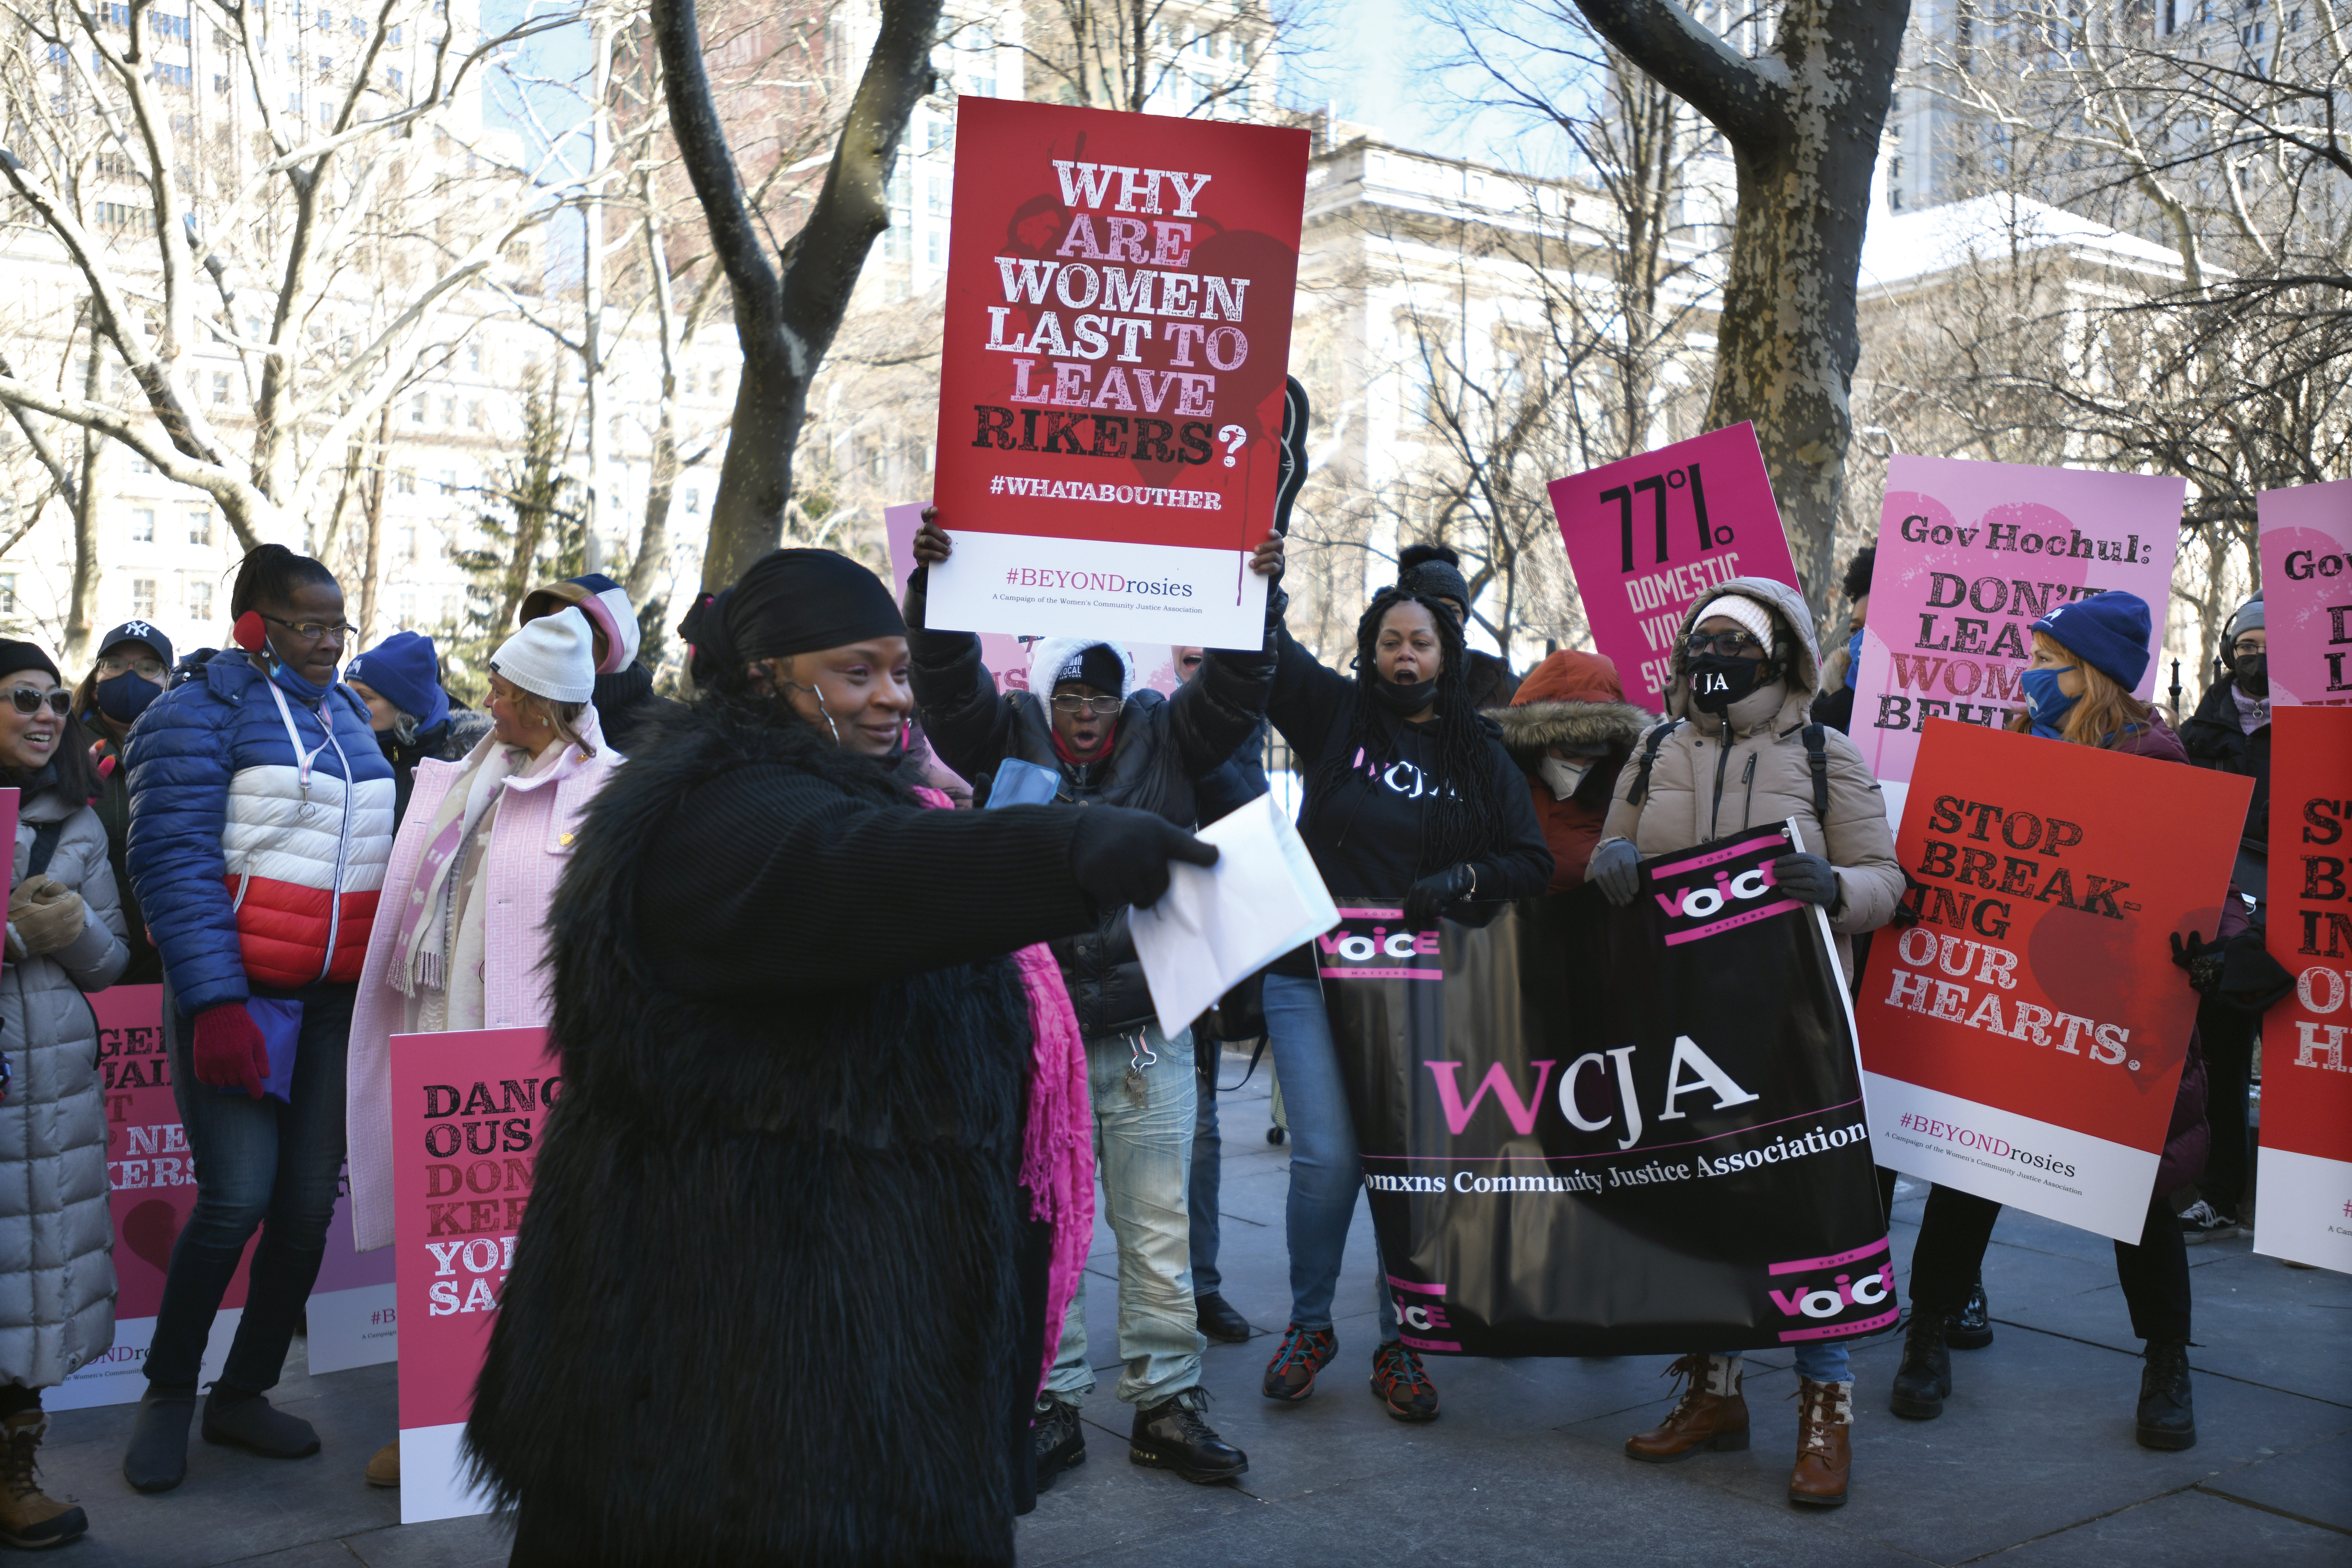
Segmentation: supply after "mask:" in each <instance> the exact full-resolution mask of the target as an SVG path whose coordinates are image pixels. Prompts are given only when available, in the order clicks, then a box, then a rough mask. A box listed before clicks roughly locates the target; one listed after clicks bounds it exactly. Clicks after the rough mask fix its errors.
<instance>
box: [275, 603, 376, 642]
mask: <svg viewBox="0 0 2352 1568" xmlns="http://www.w3.org/2000/svg"><path fill="white" fill-rule="evenodd" d="M254 614H256V615H257V616H261V618H262V619H263V620H265V621H268V623H269V624H270V625H271V626H284V627H285V628H286V629H287V630H288V631H289V632H292V633H293V634H294V635H295V636H296V637H301V638H304V639H306V640H307V641H310V642H319V641H320V640H322V639H324V638H326V637H336V638H349V637H357V636H359V631H360V629H359V627H357V626H352V624H351V623H350V622H349V621H334V622H328V621H281V620H279V619H278V617H277V616H273V615H269V614H268V613H266V612H264V611H260V610H257V611H255V612H254Z"/></svg>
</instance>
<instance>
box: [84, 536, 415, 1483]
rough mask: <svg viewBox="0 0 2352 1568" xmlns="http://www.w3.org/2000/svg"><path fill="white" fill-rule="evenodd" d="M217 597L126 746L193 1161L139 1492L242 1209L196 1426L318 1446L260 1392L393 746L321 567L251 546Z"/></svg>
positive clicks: (384, 841) (375, 865)
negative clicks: (221, 1344)
mask: <svg viewBox="0 0 2352 1568" xmlns="http://www.w3.org/2000/svg"><path fill="white" fill-rule="evenodd" d="M229 610H230V614H231V615H232V616H234V617H235V624H234V626H233V628H232V632H231V636H232V638H233V641H234V643H235V646H234V647H230V648H226V649H224V650H223V651H221V652H219V653H216V654H215V655H213V656H212V657H211V658H208V659H206V660H205V661H204V663H202V664H201V665H199V666H197V667H196V668H194V670H193V671H192V672H191V673H190V675H189V677H188V679H184V680H183V681H182V682H181V683H180V684H178V685H176V686H173V687H171V688H170V689H167V690H165V691H164V692H163V695H162V696H160V697H158V698H156V699H154V700H152V702H151V703H149V704H148V706H147V708H146V710H145V711H144V712H143V713H142V714H141V716H140V719H139V721H138V723H137V724H136V725H134V726H133V727H132V729H131V734H130V737H129V745H128V751H129V770H130V775H131V847H130V854H129V860H130V867H131V882H132V884H133V885H134V886H135V887H136V888H137V889H138V893H139V903H140V908H141V910H142V913H143V914H144V915H145V917H146V920H147V924H148V928H149V929H150V931H152V932H153V935H154V939H155V943H156V946H157V947H159V948H160V949H162V951H163V990H164V1002H163V1035H164V1041H165V1045H166V1047H167V1048H168V1049H169V1051H170V1053H171V1059H172V1089H173V1098H174V1099H175V1100H176V1101H177V1103H178V1105H179V1109H180V1117H181V1121H183V1122H184V1125H185V1126H186V1129H187V1138H188V1147H189V1148H190V1150H191V1151H192V1152H194V1155H195V1172H196V1206H195V1212H194V1214H193V1215H191V1216H190V1217H189V1220H188V1223H187V1226H186V1227H185V1228H184V1229H183V1230H182V1231H181V1232H180V1237H179V1241H178V1243H177V1244H176V1245H175V1246H174V1247H173V1251H172V1264H171V1268H170V1270H169V1271H168V1274H167V1276H166V1279H165V1283H164V1287H163V1306H162V1308H161V1309H160V1310H159V1311H158V1313H157V1316H156V1320H155V1331H154V1337H153V1340H152V1342H151V1343H150V1345H149V1348H148V1352H147V1361H146V1364H145V1367H144V1369H143V1370H144V1371H145V1373H146V1374H147V1392H146V1395H145V1397H144V1398H143V1399H142V1401H141V1402H140V1406H139V1414H138V1415H137V1417H136V1419H135V1420H134V1422H133V1423H132V1426H131V1440H130V1444H129V1446H128V1447H127V1449H126V1451H125V1453H124V1455H123V1462H122V1471H123V1478H124V1479H126V1480H128V1481H129V1482H130V1483H131V1486H132V1487H133V1488H135V1489H138V1490H140V1491H168V1490H170V1489H172V1488H173V1487H175V1486H178V1485H179V1484H180V1481H181V1479H182V1478H183V1477H184V1474H185V1473H186V1468H187V1451H188V1426H189V1424H190V1422H191V1421H192V1420H194V1417H195V1412H196V1380H197V1374H198V1372H199V1369H200V1367H201V1365H202V1363H203V1358H204V1352H205V1339H206V1336H207V1335H208V1334H209V1333H210V1332H211V1330H212V1327H213V1317H214V1314H215V1312H216V1311H218V1310H219V1308H220V1301H221V1297H222V1295H223V1293H224V1292H226V1289H228V1285H229V1281H230V1279H231V1278H232V1277H233V1276H234V1275H235V1274H236V1267H237V1261H238V1259H239V1258H242V1257H243V1256H244V1253H245V1248H246V1244H247V1242H248V1241H249V1240H251V1239H252V1237H253V1235H254V1232H255V1231H256V1229H258V1230H259V1231H260V1233H261V1239H260V1242H259V1244H258V1246H257V1247H256V1248H255V1251H254V1254H253V1262H252V1268H251V1271H250V1274H249V1279H250V1285H249V1287H248V1289H247V1297H246V1304H245V1312H244V1316H243V1318H242V1319H241V1320H240V1321H239V1322H238V1324H237V1329H236V1339H235V1341H234V1342H233V1343H232V1344H231V1345H230V1347H229V1351H228V1359H227V1362H226V1365H225V1366H224V1367H223V1368H222V1370H221V1373H220V1378H219V1381H218V1382H217V1383H215V1384H214V1385H213V1388H212V1391H211V1393H210V1394H209V1395H208V1396H207V1397H206V1399H205V1408H204V1427H203V1432H204V1437H205V1441H206V1442H208V1443H222V1444H230V1445H234V1446H236V1447H244V1448H247V1449H249V1450H251V1451H253V1452H255V1453H257V1454H261V1455H264V1456H267V1457H268V1458H288V1459H291V1458H301V1457H303V1456H305V1455H308V1454H314V1453H317V1452H318V1451H319V1436H318V1434H317V1432H315V1431H314V1430H313V1429H312V1428H311V1426H310V1423H309V1422H307V1421H304V1420H301V1419H299V1417H296V1416H293V1415H287V1414H286V1413H285V1412H283V1411H279V1410H275V1409H272V1408H271V1407H270V1405H269V1402H268V1400H267V1399H265V1398H263V1397H262V1394H263V1392H264V1391H265V1390H267V1389H268V1388H270V1387H272V1386H273V1385H274V1384H276V1383H277V1382H278V1373H279V1370H280V1369H281V1368H282V1367H283V1366H284V1365H285V1362H286V1350H287V1346H288V1344H289V1342H291V1340H292V1338H293V1334H294V1331H295V1329H296V1328H297V1327H298V1326H299V1323H300V1322H301V1319H302V1311H303V1307H304V1303H305V1301H306V1300H308V1298H309V1296H310V1286H311V1282H312V1281H313V1280H315V1279H317V1278H318V1273H319V1265H320V1260H321V1259H322V1258H323V1257H324V1256H325V1247H326V1235H327V1224H328V1221H329V1220H330V1218H331V1217H332V1215H333V1213H334V1206H335V1194H336V1187H337V1184H338V1177H339V1175H340V1173H341V1167H342V1163H343V1097H344V1076H345V1075H344V1058H345V1054H346V1052H347V1050H348V1047H349V1034H350V1028H351V1018H352V999H353V996H354V994H355V992H356V989H357V983H358V981H359V978H360V971H361V968H362V963H363V961H364V959H365V957H366V954H367V947H368V937H369V933H370V931H371V930H372V928H373V924H374V921H375V914H376V901H377V898H378V896H379V894H380V892H381V890H382V889H383V877H384V866H385V863H386V862H387V861H388V860H389V859H390V858H391V853H392V837H393V796H394V790H393V777H392V764H391V763H388V762H386V761H385V760H384V755H383V751H382V750H381V749H380V748H379V747H378V746H377V744H376V741H375V734H374V731H373V730H372V729H370V728H369V720H368V710H367V705H366V704H365V703H363V702H362V701H361V700H360V698H359V696H358V694H356V693H355V692H353V691H352V689H351V688H350V687H348V686H344V685H342V684H341V683H340V682H338V681H337V679H336V667H337V666H338V665H339V664H341V661H342V657H343V653H344V650H345V648H346V647H348V646H349V639H350V638H351V637H352V627H351V626H349V625H348V624H347V623H346V622H345V621H344V619H343V593H342V589H341V587H340V586H339V585H338V584H336V582H335V578H334V574H332V573H331V572H329V571H328V570H327V568H326V567H325V566H323V565H321V564H320V563H318V562H316V561H313V560H310V559H309V558H308V557H305V556H300V555H297V554H295V553H294V552H291V551H289V550H288V549H287V548H286V547H285V546H283V545H278V544H265V545H262V546H261V547H259V548H258V549H257V550H254V551H253V552H250V553H249V554H247V556H246V557H245V559H244V561H243V562H242V563H240V564H239V566H238V568H237V574H236V584H235V585H234V586H233V587H232V588H231V590H230V595H229ZM265 1031H266V1032H265Z"/></svg>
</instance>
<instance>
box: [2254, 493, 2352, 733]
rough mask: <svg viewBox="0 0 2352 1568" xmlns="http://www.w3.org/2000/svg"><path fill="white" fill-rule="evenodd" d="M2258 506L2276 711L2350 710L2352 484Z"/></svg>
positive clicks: (2267, 497)
mask: <svg viewBox="0 0 2352 1568" xmlns="http://www.w3.org/2000/svg"><path fill="white" fill-rule="evenodd" d="M2254 501H2255V506H2256V509H2257V510H2258V512H2259V514H2260V516H2261V519H2262V556H2263V635H2264V636H2265V637H2267V638H2268V639H2269V647H2268V648H2267V649H2266V650H2265V651H2266V652H2267V653H2268V654H2269V656H2270V657H2269V658H2268V659H2267V661H2266V663H2267V665H2268V667H2269V672H2270V687H2271V690H2270V697H2271V705H2272V707H2273V710H2276V709H2279V708H2287V707H2294V706H2298V705H2305V704H2308V705H2312V706H2333V705H2337V704H2343V703H2352V479H2330V480H2329V481H2327V482H2326V484H2319V485H2301V486H2298V487H2296V488H2295V489H2289V490H2264V491H2263V492H2262V493H2261V494H2260V495H2258V496H2256V497H2255V498H2254Z"/></svg>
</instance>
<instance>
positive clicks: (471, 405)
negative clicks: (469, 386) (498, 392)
mask: <svg viewBox="0 0 2352 1568" xmlns="http://www.w3.org/2000/svg"><path fill="white" fill-rule="evenodd" d="M482 425H483V418H482V400H481V399H480V398H478V397H477V398H473V399H470V400H469V401H468V402H467V405H466V428H467V429H468V430H479V429H480V428H481V427H482Z"/></svg>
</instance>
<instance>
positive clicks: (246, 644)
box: [229, 610, 269, 653]
mask: <svg viewBox="0 0 2352 1568" xmlns="http://www.w3.org/2000/svg"><path fill="white" fill-rule="evenodd" d="M229 636H230V637H234V638H236V646H237V647H241V648H243V649H245V651H246V652H247V653H259V652H260V651H261V650H262V649H263V648H265V647H268V645H269V632H268V627H266V626H264V625H263V624H262V619H261V612H260V611H259V610H247V611H246V612H245V614H243V615H241V616H237V618H236V626H232V627H230V628H229Z"/></svg>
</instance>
